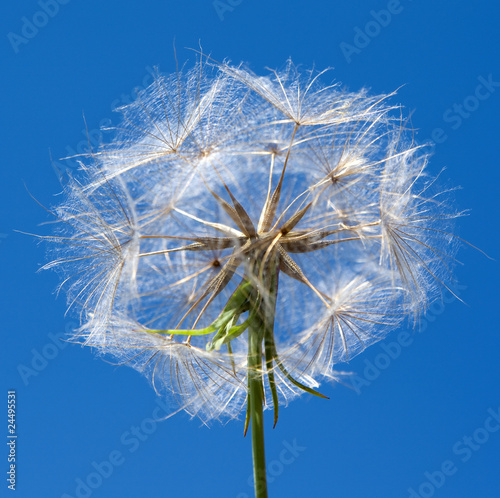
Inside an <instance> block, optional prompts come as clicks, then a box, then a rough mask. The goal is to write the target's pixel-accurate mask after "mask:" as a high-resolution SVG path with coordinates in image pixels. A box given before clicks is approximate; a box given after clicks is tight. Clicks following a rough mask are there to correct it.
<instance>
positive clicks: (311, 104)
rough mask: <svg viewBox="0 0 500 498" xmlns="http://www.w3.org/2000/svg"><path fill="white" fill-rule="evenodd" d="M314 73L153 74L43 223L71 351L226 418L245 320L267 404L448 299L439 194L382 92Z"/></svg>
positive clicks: (237, 405)
mask: <svg viewBox="0 0 500 498" xmlns="http://www.w3.org/2000/svg"><path fill="white" fill-rule="evenodd" d="M328 75H329V73H325V72H318V71H315V70H311V71H307V70H303V69H302V68H300V67H296V66H294V65H293V63H292V62H291V61H288V62H287V64H286V65H285V67H284V68H282V69H280V70H276V71H270V73H269V74H268V75H267V76H258V75H256V74H254V73H253V72H252V71H250V70H249V69H247V68H245V67H244V66H242V65H240V66H232V65H230V64H229V63H223V64H215V63H212V62H210V61H209V60H205V59H204V58H201V59H200V60H198V61H197V62H196V64H195V65H194V68H192V69H185V68H182V69H180V70H179V71H178V73H177V74H175V75H173V76H170V77H167V76H163V75H161V74H159V73H157V74H156V76H155V79H154V82H153V83H152V84H151V86H150V87H148V88H146V89H145V90H143V91H142V92H139V93H138V95H137V99H136V100H135V101H134V102H133V103H131V104H129V105H127V106H125V107H123V108H121V109H120V112H121V113H122V116H123V121H122V123H121V124H120V125H119V126H118V127H117V128H116V130H115V133H116V135H115V139H114V140H113V141H112V142H111V143H110V144H103V145H102V146H101V147H100V149H99V150H98V151H95V152H93V153H92V154H91V155H90V156H89V157H88V158H87V159H88V160H87V161H84V165H82V172H81V175H80V176H79V177H78V178H77V179H74V180H73V181H72V182H71V183H70V185H69V186H68V188H67V189H66V200H65V202H64V203H63V204H62V205H61V206H59V207H57V208H56V209H55V214H56V217H57V219H58V221H59V222H60V223H59V224H60V225H61V227H62V228H61V230H60V232H58V233H57V234H56V235H52V236H49V237H48V238H49V239H50V240H51V241H54V242H60V243H61V244H59V249H56V259H55V260H54V261H52V262H51V263H49V264H47V265H46V268H52V267H55V268H58V269H61V271H62V272H63V275H64V279H65V280H64V282H63V285H62V287H63V288H66V289H67V291H68V295H69V300H70V303H71V304H72V305H73V306H75V307H79V309H80V314H81V319H82V326H81V328H80V329H79V331H78V332H77V334H76V337H75V339H77V340H79V341H81V342H83V343H85V344H89V345H92V346H94V347H96V348H97V349H98V350H99V351H100V352H101V353H102V354H103V355H105V356H106V357H113V358H115V361H117V362H118V363H126V364H129V365H131V366H133V367H134V368H136V369H137V370H139V371H141V372H142V373H144V374H145V375H146V376H147V377H148V378H149V380H150V381H151V384H152V385H153V387H154V388H155V389H156V391H157V392H158V393H160V394H162V395H168V396H169V397H170V399H172V401H173V403H174V404H176V405H178V406H179V409H184V410H185V411H186V412H188V413H189V414H190V415H192V416H196V417H199V418H200V419H201V420H202V421H203V422H204V423H208V422H209V421H210V420H211V419H217V420H227V419H228V418H233V417H237V416H238V415H239V414H240V413H241V411H242V409H243V407H244V405H245V401H246V397H247V394H248V393H247V383H246V379H247V375H248V372H249V369H251V368H253V369H255V368H257V367H255V366H250V362H249V358H250V356H249V347H250V344H249V340H248V337H249V336H248V334H249V333H250V332H249V328H251V327H252V324H253V323H255V320H258V321H259V320H260V322H262V323H263V324H264V329H265V331H264V332H263V333H264V336H265V338H264V339H262V358H260V359H259V362H260V364H261V365H262V366H261V367H259V368H260V373H259V375H263V376H267V377H268V379H269V381H268V383H266V384H265V386H264V393H265V397H266V400H267V405H268V406H273V404H275V403H276V400H277V401H278V402H280V403H283V404H287V403H288V402H289V401H290V400H291V399H293V398H294V397H296V396H298V395H300V394H301V393H303V392H304V390H305V391H307V392H311V391H310V390H313V389H316V388H317V387H318V386H319V382H320V380H321V379H323V378H327V379H337V380H340V379H341V378H342V376H343V375H344V374H343V373H341V372H339V371H337V366H338V364H339V363H342V362H346V361H349V360H350V359H351V358H353V357H354V356H355V355H357V354H359V353H360V352H361V351H363V350H364V349H365V348H366V347H368V346H370V345H371V344H373V343H375V342H376V341H378V340H381V339H382V338H383V337H385V336H386V335H387V334H388V333H389V332H390V331H391V330H393V329H394V328H396V327H398V326H399V325H401V324H402V323H403V322H404V320H405V318H406V317H409V316H415V314H418V313H419V312H422V311H423V310H425V308H426V307H427V306H428V305H429V304H430V303H431V302H432V301H433V300H434V299H436V298H437V297H438V296H439V292H440V289H441V290H442V289H443V288H444V289H446V288H449V287H450V286H451V282H452V268H453V263H454V257H455V253H456V247H457V245H458V244H457V242H456V241H457V239H456V238H455V237H454V235H453V221H454V219H455V218H456V217H457V216H459V213H457V212H456V211H453V208H451V207H450V204H449V202H448V197H449V196H448V195H447V194H448V193H449V191H444V192H443V191H441V190H439V188H438V187H437V184H436V182H435V180H434V179H432V178H431V176H430V175H429V174H428V172H427V170H428V168H427V162H428V156H427V155H426V153H425V151H424V150H423V149H422V148H420V147H419V146H418V145H416V144H415V143H414V141H413V138H412V135H411V131H410V130H407V129H406V125H405V124H404V123H403V122H402V120H401V118H397V117H394V116H393V114H392V111H393V110H394V106H392V105H390V104H389V103H388V96H370V95H368V92H367V91H366V90H361V91H359V92H349V91H347V90H345V89H343V88H342V87H341V86H340V84H338V83H333V84H325V83H323V81H324V80H325V79H326V78H328V77H329V76H328ZM266 324H267V325H266ZM266 327H267V328H266ZM259 362H257V363H259ZM254 363H255V362H254Z"/></svg>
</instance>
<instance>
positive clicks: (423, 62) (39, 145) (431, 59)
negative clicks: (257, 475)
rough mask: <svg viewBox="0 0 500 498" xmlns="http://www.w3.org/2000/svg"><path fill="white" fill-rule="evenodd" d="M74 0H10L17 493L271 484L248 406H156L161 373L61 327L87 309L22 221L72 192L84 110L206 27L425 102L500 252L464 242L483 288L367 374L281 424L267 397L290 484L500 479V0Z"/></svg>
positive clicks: (183, 54) (189, 493)
mask: <svg viewBox="0 0 500 498" xmlns="http://www.w3.org/2000/svg"><path fill="white" fill-rule="evenodd" d="M55 2H56V0H47V1H46V2H44V1H43V0H41V1H39V2H36V1H21V2H15V3H14V2H8V3H4V5H3V6H2V15H1V17H0V27H1V28H0V34H1V35H2V42H1V43H0V52H1V60H2V65H1V66H2V77H1V80H0V81H1V86H2V91H1V92H0V101H1V111H2V112H1V123H2V137H3V140H2V144H3V147H2V152H3V160H2V166H1V172H2V173H1V174H2V181H1V182H0V189H1V197H0V199H1V210H0V213H1V222H0V256H1V261H2V270H1V272H2V286H1V287H0V292H1V294H2V295H1V298H0V299H1V302H2V310H3V312H2V315H1V316H2V322H3V323H2V333H3V334H4V346H3V347H2V348H1V353H0V355H1V360H0V371H1V384H2V392H1V395H2V396H3V397H4V400H5V401H4V402H3V404H2V406H3V407H4V408H3V410H5V412H4V413H5V416H4V417H3V420H4V422H3V423H4V424H5V425H4V427H5V429H3V432H4V434H5V432H6V430H7V409H6V403H7V391H8V390H12V389H14V390H16V401H17V413H16V417H17V426H16V430H17V435H18V439H17V448H16V468H17V482H16V488H17V489H16V495H14V496H18V497H23V498H24V497H58V498H59V497H67V496H71V497H75V496H92V497H96V498H97V497H106V498H107V497H109V498H113V497H117V496H121V497H136V496H148V497H151V498H157V497H158V498H159V497H168V496H172V497H173V496H175V497H178V496H183V497H184V496H186V497H196V496H203V497H204V498H212V497H214V498H215V497H217V498H220V497H231V498H246V497H250V496H252V488H251V487H250V486H249V484H248V478H249V476H250V474H251V453H250V451H251V450H250V440H249V439H248V438H247V439H244V438H243V436H242V421H235V422H230V423H228V424H227V425H225V426H220V425H215V426H214V427H212V428H211V429H206V428H203V427H200V423H199V422H198V421H196V420H189V418H188V417H187V416H186V415H184V414H179V415H177V416H175V417H173V418H170V419H169V420H167V421H164V422H155V421H154V419H155V418H161V416H163V414H164V407H163V405H162V404H161V400H158V399H157V398H156V396H155V394H154V392H153V390H152V389H151V388H150V387H149V386H148V384H147V381H146V380H145V379H144V378H142V377H141V376H140V375H139V374H138V373H137V372H135V371H134V370H132V369H129V368H126V367H115V366H112V365H109V364H107V363H105V362H103V361H101V360H99V359H96V358H95V357H94V356H93V353H92V351H91V350H89V349H84V348H81V347H79V346H77V345H72V344H67V343H65V342H62V341H61V340H60V339H59V337H61V336H63V334H64V332H65V331H67V330H71V329H72V328H74V327H75V326H76V319H75V317H73V316H71V315H68V316H65V300H64V297H63V296H60V297H59V298H56V296H55V295H54V293H53V291H54V289H55V287H56V285H57V282H58V280H57V275H55V274H54V273H49V272H42V273H37V269H38V268H39V267H40V266H41V265H42V264H43V263H44V262H45V254H44V249H43V247H41V246H39V245H37V244H36V243H35V241H34V240H33V239H32V238H30V237H29V236H26V235H21V234H19V233H17V232H16V231H15V230H21V231H25V232H40V231H41V230H42V229H41V228H40V227H39V224H40V223H43V222H45V221H47V220H48V217H47V215H46V213H45V212H44V210H43V209H42V208H41V207H40V206H39V205H38V204H37V203H36V202H35V201H34V200H33V199H32V198H31V197H30V195H29V194H28V192H27V189H26V187H27V188H28V189H29V191H30V192H31V193H32V194H33V195H34V196H35V197H36V198H37V199H38V200H39V201H40V202H41V203H42V204H44V205H52V204H54V203H57V200H58V197H57V194H58V192H59V191H60V186H59V182H58V176H57V174H56V171H55V170H54V168H53V167H52V164H51V157H52V158H53V159H54V160H58V159H59V158H62V157H64V156H66V155H68V154H70V153H71V151H78V147H82V145H84V144H85V143H86V135H85V131H84V130H85V124H84V121H83V113H84V114H85V120H86V123H87V126H88V129H89V130H90V132H91V134H90V136H91V140H95V141H96V142H97V141H99V140H100V134H99V131H98V130H99V128H100V126H101V125H106V124H109V122H111V123H113V124H117V115H116V113H113V112H112V109H113V108H114V107H116V106H117V105H119V104H123V103H126V102H127V100H129V99H130V98H131V95H132V93H133V89H134V88H135V87H138V86H141V85H143V84H144V83H147V82H148V81H149V78H148V74H149V71H151V68H152V67H153V66H155V65H158V66H159V68H160V70H161V71H163V72H165V73H170V72H172V71H174V70H175V61H174V57H173V49H172V47H173V43H174V40H175V46H176V47H177V52H178V56H179V59H180V60H181V61H184V60H186V59H187V58H191V59H192V58H193V54H192V53H190V52H189V51H187V50H185V49H184V47H192V48H197V47H198V46H199V43H200V41H201V44H202V46H203V48H204V50H205V51H207V52H211V53H212V55H213V56H214V57H215V58H216V59H224V58H228V59H230V60H232V61H233V62H240V61H248V62H249V64H250V66H251V68H252V69H254V70H255V71H256V72H260V73H262V72H264V68H265V67H271V68H274V67H279V66H281V65H282V64H283V63H284V61H285V60H286V59H287V58H288V57H290V56H291V57H292V58H293V60H294V61H295V62H296V63H300V64H304V65H305V66H311V65H312V64H315V65H316V67H318V68H320V69H321V68H324V67H330V66H333V67H334V68H335V73H334V75H335V78H336V79H337V80H339V81H342V82H343V83H344V84H345V85H346V86H347V87H349V88H350V89H352V90H356V89H359V88H360V87H363V86H366V87H370V88H371V89H372V91H373V93H384V92H385V93H387V92H391V91H393V90H395V89H397V88H400V89H399V91H398V94H397V96H396V97H395V99H394V102H397V103H401V104H403V105H404V106H405V109H406V112H407V113H410V112H411V113H412V123H413V126H414V127H415V128H416V129H417V130H418V134H417V139H418V140H422V141H425V140H428V139H430V138H433V139H434V140H435V141H436V147H435V153H434V156H433V158H432V162H431V170H432V171H433V172H434V173H437V172H439V171H440V170H441V168H443V167H446V172H445V175H446V177H449V178H450V179H451V183H452V184H454V185H460V186H462V187H463V189H461V190H460V191H458V193H457V195H456V197H457V202H458V204H459V206H460V207H461V208H464V209H465V208H467V209H470V215H469V216H468V217H465V218H463V219H462V220H461V221H460V236H461V237H463V238H464V239H466V240H467V241H469V242H471V243H472V244H474V245H475V246H477V247H479V248H481V249H482V250H484V251H486V252H487V253H488V254H489V255H490V256H491V257H493V258H495V260H496V261H491V260H489V259H487V258H486V257H484V256H483V255H482V254H481V253H480V252H478V251H476V250H473V249H471V248H466V249H464V250H463V251H461V253H460V254H459V259H460V260H461V261H462V262H463V263H464V265H463V266H460V267H459V268H458V269H457V276H458V279H459V282H460V286H459V287H458V293H459V296H460V298H461V299H462V300H463V301H464V302H465V304H463V303H461V302H460V301H458V300H457V299H453V298H450V299H446V300H445V301H446V302H445V303H444V304H443V305H435V306H434V307H433V308H432V309H431V310H430V311H429V312H428V314H427V316H426V318H425V319H424V320H423V322H422V330H421V332H413V331H411V332H410V335H405V334H403V335H398V332H395V333H393V334H392V335H390V336H388V337H387V339H386V340H385V341H384V343H379V344H376V345H374V346H372V347H371V348H369V349H368V350H366V351H365V352H364V353H363V354H361V355H359V356H358V357H356V358H355V359H354V360H353V361H351V362H350V364H349V365H347V366H344V367H345V368H346V369H349V370H351V371H353V372H355V374H356V376H357V377H355V378H356V379H357V382H356V384H355V386H351V389H349V388H347V387H344V386H341V385H337V386H334V387H333V386H325V387H324V388H323V391H324V392H326V394H328V395H329V396H330V400H328V401H325V400H320V399H310V398H309V397H304V398H302V399H299V400H296V401H295V402H293V403H292V404H291V405H290V406H289V407H288V408H286V409H283V410H282V413H281V415H280V421H279V423H278V426H277V428H276V429H275V430H272V429H271V425H272V423H271V418H272V414H271V413H270V412H268V413H266V416H267V426H268V429H267V433H266V441H267V459H268V464H269V476H270V484H269V491H270V496H272V497H295V496H297V497H298V496H300V497H319V496H321V497H323V496H339V497H346V498H351V497H353V498H379V497H380V498H393V497H394V498H397V497H411V496H413V497H415V496H421V497H431V496H436V497H442V498H446V497H450V498H451V497H452V498H461V497H464V498H469V497H471V496H477V497H481V498H494V497H498V496H500V475H499V473H498V461H499V458H500V431H498V430H497V429H498V427H499V426H500V390H499V386H500V362H499V361H498V353H499V346H500V338H499V334H498V330H499V326H498V282H499V281H500V280H499V271H498V260H499V258H500V255H499V251H498V242H499V237H498V219H497V216H496V215H497V213H498V203H497V199H498V194H499V192H498V184H499V180H500V178H499V173H498V171H499V168H498V164H499V152H500V150H499V149H500V141H499V140H498V133H499V126H498V116H499V115H500V65H499V58H498V47H499V46H500V34H499V31H498V18H499V16H498V15H499V13H500V7H499V6H498V3H497V2H493V1H486V2H481V3H476V4H474V5H473V4H472V3H471V2H460V1H459V2H453V4H450V3H449V2H432V1H430V0H426V1H425V0H423V1H419V2H416V1H410V0H400V1H397V0H389V1H387V0H383V1H378V0H377V1H375V0H374V1H362V2H348V1H340V2H330V1H311V2H296V1H285V0H274V1H272V2H264V1H262V0H231V1H230V0H221V1H220V2H211V1H205V2H202V1H200V0H190V1H185V2H180V1H178V2H172V1H168V0H167V1H161V2H160V1H151V2H142V3H139V2H117V1H107V2H97V1H94V0H89V1H87V2H81V1H80V2H79V1H77V0H65V1H64V2H63V1H62V0H58V2H57V3H55ZM102 138H103V140H106V134H103V135H102ZM57 164H58V165H59V167H60V168H64V167H68V168H70V169H71V168H72V167H73V166H74V165H73V164H72V163H67V162H66V163H65V162H64V161H58V163H57ZM25 185H26V187H25ZM448 297H449V296H448ZM497 420H498V422H497ZM2 448H3V450H2V452H0V461H1V462H2V464H1V468H2V475H3V476H4V477H5V475H6V474H5V472H6V471H7V469H8V463H7V457H8V446H6V445H5V444H2ZM82 482H83V483H84V484H83V485H82ZM7 484H8V483H7V481H6V480H5V478H2V482H1V483H0V495H1V496H9V490H8V489H7Z"/></svg>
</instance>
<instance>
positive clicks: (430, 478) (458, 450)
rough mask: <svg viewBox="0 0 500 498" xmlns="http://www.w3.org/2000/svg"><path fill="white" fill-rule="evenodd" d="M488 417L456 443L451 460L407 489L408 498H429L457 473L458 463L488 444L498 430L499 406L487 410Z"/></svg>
mask: <svg viewBox="0 0 500 498" xmlns="http://www.w3.org/2000/svg"><path fill="white" fill-rule="evenodd" d="M487 413H488V416H487V417H486V419H485V420H484V422H483V423H482V424H481V426H480V427H478V428H477V429H476V430H475V431H473V432H472V434H471V435H465V436H463V437H462V438H460V439H459V440H458V441H456V442H455V443H454V444H453V446H452V448H451V451H452V453H453V455H454V457H458V460H457V459H456V458H453V459H451V458H450V459H446V460H444V461H443V462H442V463H441V465H440V466H439V469H437V470H434V471H425V472H424V480H423V481H422V482H421V483H420V484H419V485H418V486H416V487H415V488H413V487H411V488H408V490H407V491H408V493H409V495H408V497H409V498H431V497H432V496H434V494H435V493H436V491H437V490H438V489H441V488H442V487H443V486H444V484H445V483H446V481H447V480H448V479H449V478H450V477H451V476H453V475H454V474H456V473H457V471H458V470H459V465H460V464H459V463H458V462H461V463H465V462H468V461H469V460H470V459H471V458H472V457H473V455H474V453H475V452H477V451H479V450H480V449H481V448H482V446H483V445H484V444H486V443H487V442H488V440H489V439H490V436H491V435H492V434H493V433H494V432H497V431H498V429H500V406H498V407H497V408H489V409H488V412H487Z"/></svg>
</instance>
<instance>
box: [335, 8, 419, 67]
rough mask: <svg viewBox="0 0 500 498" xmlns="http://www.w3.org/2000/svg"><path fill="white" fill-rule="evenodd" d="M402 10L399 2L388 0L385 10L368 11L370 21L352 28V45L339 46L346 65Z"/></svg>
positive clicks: (344, 43) (341, 44)
mask: <svg viewBox="0 0 500 498" xmlns="http://www.w3.org/2000/svg"><path fill="white" fill-rule="evenodd" d="M409 1H410V2H411V1H412V0H409ZM403 10H404V7H403V5H401V2H400V0H389V1H388V2H387V5H386V7H385V9H381V10H378V11H377V10H370V17H371V19H370V20H369V21H368V22H367V23H366V24H365V25H364V26H363V27H362V28H360V27H359V26H354V37H353V40H352V43H347V42H345V41H343V42H341V43H340V45H339V47H340V50H341V51H342V54H343V55H344V58H345V60H346V61H347V63H348V64H350V63H351V61H352V56H353V55H359V54H360V53H361V52H362V51H363V50H364V49H365V48H366V47H368V45H370V43H371V42H372V40H373V39H374V38H376V37H377V36H378V35H379V34H380V33H381V32H382V29H383V28H386V27H387V26H389V24H391V22H392V20H393V18H394V16H396V15H398V14H401V12H403Z"/></svg>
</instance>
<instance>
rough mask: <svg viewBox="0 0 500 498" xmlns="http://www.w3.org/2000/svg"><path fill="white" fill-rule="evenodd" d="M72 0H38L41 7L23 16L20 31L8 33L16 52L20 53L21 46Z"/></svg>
mask: <svg viewBox="0 0 500 498" xmlns="http://www.w3.org/2000/svg"><path fill="white" fill-rule="evenodd" d="M69 2H70V0H38V2H37V4H38V6H39V7H40V9H39V10H37V11H36V12H35V13H34V14H32V15H31V16H29V17H26V16H23V17H21V23H22V24H21V29H20V33H21V34H18V33H14V32H12V31H11V32H10V33H7V38H8V40H9V42H10V45H11V46H12V50H14V53H16V54H18V53H19V50H20V47H22V46H24V45H27V44H28V43H29V42H30V40H32V39H33V38H35V36H36V35H37V34H38V33H39V32H40V30H41V29H43V28H44V27H45V26H47V24H48V23H49V21H50V19H53V18H54V17H56V16H57V14H58V13H59V10H60V8H61V6H62V5H66V4H68V3H69Z"/></svg>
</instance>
